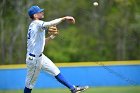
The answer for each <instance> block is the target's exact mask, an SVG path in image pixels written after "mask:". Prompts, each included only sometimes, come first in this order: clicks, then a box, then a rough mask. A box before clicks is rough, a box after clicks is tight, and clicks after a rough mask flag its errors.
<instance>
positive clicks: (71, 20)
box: [64, 16, 75, 24]
mask: <svg viewBox="0 0 140 93" xmlns="http://www.w3.org/2000/svg"><path fill="white" fill-rule="evenodd" d="M64 19H65V20H67V21H68V22H70V23H73V24H75V19H74V18H73V17H72V16H65V17H64Z"/></svg>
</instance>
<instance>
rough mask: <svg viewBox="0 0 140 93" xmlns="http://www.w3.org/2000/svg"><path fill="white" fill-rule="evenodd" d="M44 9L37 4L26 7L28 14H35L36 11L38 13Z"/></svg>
mask: <svg viewBox="0 0 140 93" xmlns="http://www.w3.org/2000/svg"><path fill="white" fill-rule="evenodd" d="M42 11H44V9H41V8H40V7H38V6H31V7H30V8H29V9H28V15H29V16H32V15H33V14H36V13H39V12H42Z"/></svg>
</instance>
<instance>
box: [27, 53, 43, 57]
mask: <svg viewBox="0 0 140 93" xmlns="http://www.w3.org/2000/svg"><path fill="white" fill-rule="evenodd" d="M29 55H30V56H32V57H37V56H36V55H34V54H32V53H30V54H29ZM41 56H42V54H40V55H39V56H38V57H41Z"/></svg>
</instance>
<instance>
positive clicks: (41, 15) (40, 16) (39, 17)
mask: <svg viewBox="0 0 140 93" xmlns="http://www.w3.org/2000/svg"><path fill="white" fill-rule="evenodd" d="M43 18H44V12H40V13H37V14H35V19H39V20H41V19H43Z"/></svg>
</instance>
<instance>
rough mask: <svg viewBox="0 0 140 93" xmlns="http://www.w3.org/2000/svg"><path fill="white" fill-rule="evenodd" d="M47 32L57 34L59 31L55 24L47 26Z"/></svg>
mask: <svg viewBox="0 0 140 93" xmlns="http://www.w3.org/2000/svg"><path fill="white" fill-rule="evenodd" d="M48 34H49V35H54V36H56V35H58V34H59V31H58V29H57V27H56V26H51V27H49V28H48Z"/></svg>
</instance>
